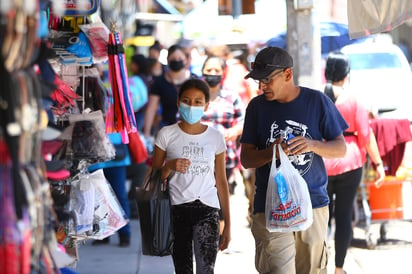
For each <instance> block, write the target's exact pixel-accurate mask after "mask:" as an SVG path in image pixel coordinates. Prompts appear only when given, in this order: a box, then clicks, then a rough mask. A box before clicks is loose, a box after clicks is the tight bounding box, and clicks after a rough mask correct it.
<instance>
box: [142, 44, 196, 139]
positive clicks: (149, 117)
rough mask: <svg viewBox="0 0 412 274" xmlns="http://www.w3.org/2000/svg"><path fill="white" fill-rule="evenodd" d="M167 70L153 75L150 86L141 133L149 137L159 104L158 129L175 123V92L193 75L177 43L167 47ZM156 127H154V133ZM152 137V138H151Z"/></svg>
mask: <svg viewBox="0 0 412 274" xmlns="http://www.w3.org/2000/svg"><path fill="white" fill-rule="evenodd" d="M167 62H168V70H167V72H166V73H165V74H163V75H161V76H159V77H155V78H154V79H153V83H152V85H151V88H150V93H149V101H148V104H147V108H146V112H145V117H144V129H143V134H144V136H145V137H147V138H148V139H150V138H151V135H152V130H153V128H152V127H153V122H154V119H155V117H156V114H157V113H158V109H159V106H161V120H160V122H159V126H158V129H160V128H161V127H163V126H166V125H171V124H174V123H176V114H177V105H176V102H177V93H178V90H179V88H180V86H181V85H182V83H183V82H184V81H186V80H188V79H189V78H193V77H194V75H193V74H191V73H190V71H189V70H188V69H186V68H185V65H186V62H187V59H186V55H185V52H184V51H183V49H182V48H181V47H180V46H178V45H173V46H171V47H170V48H169V50H168V54H167ZM158 129H155V132H154V134H155V133H156V131H157V130H158ZM151 139H153V138H151Z"/></svg>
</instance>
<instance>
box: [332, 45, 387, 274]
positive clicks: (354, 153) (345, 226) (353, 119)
mask: <svg viewBox="0 0 412 274" xmlns="http://www.w3.org/2000/svg"><path fill="white" fill-rule="evenodd" d="M349 70H350V66H349V59H348V57H347V56H346V55H344V54H343V53H341V52H333V53H331V54H329V56H328V59H327V60H326V68H325V77H326V80H327V81H328V82H327V85H326V87H325V94H326V95H328V96H329V98H331V99H332V101H333V102H334V103H335V105H336V107H337V108H338V110H339V111H340V113H341V114H342V116H343V117H344V118H345V120H346V122H347V123H348V125H349V128H348V129H347V130H346V131H345V132H344V136H345V142H346V147H347V148H346V154H345V157H343V158H336V159H324V162H325V166H326V170H327V172H328V194H329V199H330V203H329V216H330V217H329V226H330V224H331V219H332V218H333V217H334V218H335V227H336V230H335V274H341V273H346V272H345V271H344V270H343V264H344V261H345V257H346V252H347V249H348V247H349V244H350V242H351V240H352V214H353V203H354V200H355V197H356V193H357V190H358V187H359V184H360V182H361V180H362V178H363V176H362V175H363V174H362V173H363V166H364V164H365V162H366V153H368V155H369V157H370V159H371V161H372V163H373V164H374V166H375V167H376V169H377V178H376V181H375V185H376V186H380V185H381V184H382V183H383V180H384V177H385V171H384V169H383V165H382V160H381V158H380V155H379V150H378V146H377V144H376V140H375V135H374V134H373V131H372V130H371V128H370V126H369V115H368V111H367V109H366V108H365V107H363V106H362V105H361V104H360V103H359V102H358V101H357V100H356V99H355V97H354V96H353V95H352V94H351V93H350V92H349V90H348V88H347V85H346V83H347V81H348V78H349ZM334 195H335V199H334V200H333V196H334Z"/></svg>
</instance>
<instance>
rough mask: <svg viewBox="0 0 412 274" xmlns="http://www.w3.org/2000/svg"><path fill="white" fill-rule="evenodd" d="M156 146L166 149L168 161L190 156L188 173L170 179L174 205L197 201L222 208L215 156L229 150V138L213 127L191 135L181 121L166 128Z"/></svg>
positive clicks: (175, 175)
mask: <svg viewBox="0 0 412 274" xmlns="http://www.w3.org/2000/svg"><path fill="white" fill-rule="evenodd" d="M155 145H156V146H157V147H159V148H160V149H161V150H163V151H166V160H171V159H176V158H186V159H189V160H190V163H191V164H190V166H189V168H188V170H187V171H186V173H180V172H176V173H175V174H174V175H173V177H172V178H171V179H170V182H169V190H170V199H171V203H172V205H179V204H184V203H188V202H193V201H195V200H197V199H199V200H200V201H201V202H202V203H204V204H206V205H208V206H211V207H214V208H220V205H219V198H218V196H217V189H216V181H215V175H214V174H215V173H214V170H215V155H218V154H220V153H222V152H224V151H226V145H225V140H224V137H223V135H222V133H220V132H219V131H217V130H216V129H214V128H212V127H207V129H206V130H205V131H204V132H203V133H201V134H195V135H192V134H187V133H185V132H184V131H183V130H181V129H180V127H179V125H178V123H176V124H173V125H170V126H165V127H163V128H162V129H161V130H160V131H159V132H158V134H157V136H156V141H155Z"/></svg>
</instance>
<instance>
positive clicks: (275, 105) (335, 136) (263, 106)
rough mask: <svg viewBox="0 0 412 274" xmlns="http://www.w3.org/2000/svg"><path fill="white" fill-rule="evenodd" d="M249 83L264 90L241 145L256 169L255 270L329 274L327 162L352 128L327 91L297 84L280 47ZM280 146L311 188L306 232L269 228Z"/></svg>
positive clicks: (259, 60) (264, 56) (261, 59)
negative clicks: (269, 193) (272, 176)
mask: <svg viewBox="0 0 412 274" xmlns="http://www.w3.org/2000/svg"><path fill="white" fill-rule="evenodd" d="M245 78H253V79H255V80H256V81H258V82H259V86H260V89H261V91H262V94H261V95H259V96H256V97H255V98H253V99H252V100H251V101H250V103H249V105H248V108H247V110H246V117H245V122H244V128H243V134H242V137H241V140H240V142H241V144H242V147H241V162H242V164H243V166H244V167H245V168H256V194H255V199H254V212H253V216H252V220H253V221H252V227H251V230H252V234H253V236H254V238H255V242H256V254H255V266H256V269H257V270H258V271H259V273H271V274H273V273H279V274H284V273H288V274H289V273H298V274H309V273H326V272H327V271H326V263H327V246H326V235H327V226H328V219H329V213H328V203H329V198H328V193H327V189H326V185H327V178H328V177H327V174H326V170H325V166H324V164H323V160H322V157H325V158H337V157H343V156H344V155H345V152H346V145H345V141H344V138H343V134H342V133H343V131H344V130H345V129H346V128H347V124H346V122H345V120H344V119H343V118H342V116H341V115H340V113H339V111H338V110H337V109H336V107H335V105H334V104H333V103H332V101H331V100H330V99H329V98H327V97H326V96H325V95H324V94H323V93H322V92H320V91H318V90H313V89H310V88H307V87H301V86H296V85H295V84H294V80H293V59H292V57H291V56H290V55H289V53H288V52H287V51H285V50H283V49H281V48H278V47H267V48H264V49H262V50H261V51H260V52H259V53H258V54H257V56H256V58H255V61H254V62H253V63H252V71H251V72H250V73H249V74H247V75H246V76H245ZM287 136H289V138H288V139H287V141H286V137H287ZM280 143H281V144H282V148H283V150H284V152H285V153H286V154H287V155H289V159H290V160H291V161H292V164H293V165H294V166H295V168H296V169H297V170H298V171H299V172H300V174H301V175H302V177H303V178H304V179H305V181H306V183H307V186H308V189H309V193H310V198H311V202H312V208H313V223H312V225H311V226H310V227H309V228H308V229H306V230H304V231H298V232H269V231H268V230H267V229H266V220H265V200H266V190H267V185H268V179H269V172H270V167H271V162H272V157H273V145H274V144H280ZM276 159H279V157H278V155H277V156H276Z"/></svg>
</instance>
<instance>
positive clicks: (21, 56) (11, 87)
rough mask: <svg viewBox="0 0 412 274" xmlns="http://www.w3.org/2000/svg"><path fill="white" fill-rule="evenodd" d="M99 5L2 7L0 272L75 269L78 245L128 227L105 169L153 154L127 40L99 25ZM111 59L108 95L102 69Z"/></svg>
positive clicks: (53, 3) (17, 3)
mask: <svg viewBox="0 0 412 274" xmlns="http://www.w3.org/2000/svg"><path fill="white" fill-rule="evenodd" d="M99 6H100V1H98V0H89V1H79V2H73V1H69V0H65V1H63V0H62V1H40V0H38V1H25V0H18V1H13V2H12V3H10V5H0V19H1V20H0V22H1V23H0V28H1V30H2V31H1V35H0V47H1V55H0V77H1V83H2V84H1V87H0V176H1V180H0V203H1V205H0V273H7V274H13V273H61V272H63V271H64V269H68V268H70V269H72V270H73V269H74V268H75V265H76V260H77V259H78V253H77V245H78V243H79V241H80V240H84V239H103V238H105V237H107V236H110V235H112V234H114V233H115V232H116V231H118V230H119V229H120V228H122V227H123V226H125V225H126V224H127V223H128V217H127V216H126V214H125V212H124V210H123V208H122V206H121V204H120V203H119V201H118V199H117V198H116V196H115V195H114V194H113V193H114V192H113V190H112V189H111V186H110V184H109V183H108V181H107V179H106V178H105V175H104V174H103V170H102V167H104V166H106V167H107V166H108V165H110V166H113V165H116V164H122V165H125V164H127V163H130V157H129V156H128V155H129V154H130V155H131V156H132V157H131V159H132V161H140V162H141V161H144V160H145V157H146V156H147V154H145V153H146V152H145V148H144V146H143V145H142V143H141V140H140V137H139V135H138V134H137V129H136V122H135V121H134V114H133V111H132V110H131V109H132V108H131V100H130V95H129V90H128V83H127V71H126V69H125V62H124V51H123V48H122V45H121V38H120V34H119V33H117V32H116V29H115V24H113V27H112V29H110V30H109V29H108V28H107V27H106V26H105V25H104V24H103V23H100V22H99V20H97V19H98V18H99V17H98V16H97V11H98V9H99ZM91 15H93V18H94V19H93V20H92V19H91ZM109 37H110V39H109ZM90 41H93V42H92V43H91V42H90ZM110 41H112V42H113V44H110V45H109V43H110ZM108 45H109V47H108ZM110 58H111V59H110ZM108 59H110V60H111V61H110V62H108V67H109V70H111V71H112V73H111V74H110V79H111V88H110V89H107V88H106V87H105V86H104V85H103V83H102V77H101V76H102V75H101V70H99V68H100V67H101V66H102V64H105V62H107V60H108ZM109 133H110V134H113V135H116V134H118V135H119V136H121V138H119V139H116V138H114V137H113V138H112V136H111V135H110V134H109ZM115 139H116V141H114V140H115ZM122 151H123V152H124V154H123V153H121V152H122ZM100 164H101V165H102V166H100ZM92 166H94V168H93V169H92V168H91V167H92Z"/></svg>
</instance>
